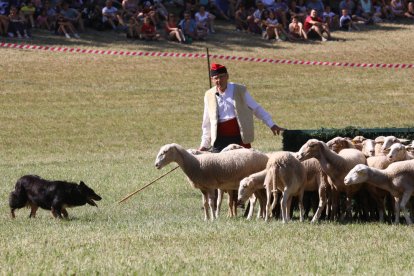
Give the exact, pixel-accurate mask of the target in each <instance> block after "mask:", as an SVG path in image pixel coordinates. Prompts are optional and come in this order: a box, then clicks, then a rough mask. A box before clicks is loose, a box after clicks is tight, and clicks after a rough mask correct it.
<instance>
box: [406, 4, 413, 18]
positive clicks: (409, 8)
mask: <svg viewBox="0 0 414 276" xmlns="http://www.w3.org/2000/svg"><path fill="white" fill-rule="evenodd" d="M404 15H405V17H407V18H410V19H414V3H413V2H408V5H407V11H406V12H405V14H404Z"/></svg>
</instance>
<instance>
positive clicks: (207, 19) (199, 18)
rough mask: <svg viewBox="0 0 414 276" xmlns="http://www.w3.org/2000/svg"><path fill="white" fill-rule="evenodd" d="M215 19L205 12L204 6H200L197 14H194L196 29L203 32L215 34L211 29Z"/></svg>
mask: <svg viewBox="0 0 414 276" xmlns="http://www.w3.org/2000/svg"><path fill="white" fill-rule="evenodd" d="M215 18H216V17H215V16H214V15H213V14H211V13H209V12H208V11H206V8H205V7H204V6H200V7H199V10H198V12H197V13H196V14H195V20H196V23H197V28H198V29H200V30H202V31H203V32H211V33H215V31H214V28H213V25H214V24H213V23H214V19H215Z"/></svg>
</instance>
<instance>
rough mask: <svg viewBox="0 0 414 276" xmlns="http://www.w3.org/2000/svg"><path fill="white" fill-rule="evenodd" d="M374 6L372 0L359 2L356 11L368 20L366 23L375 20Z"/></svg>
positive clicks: (360, 0)
mask: <svg viewBox="0 0 414 276" xmlns="http://www.w3.org/2000/svg"><path fill="white" fill-rule="evenodd" d="M373 11H374V8H373V6H372V1H371V0H359V4H358V6H357V12H356V13H355V14H356V15H357V16H360V17H362V18H364V19H365V20H366V23H371V22H373V20H372V16H373Z"/></svg>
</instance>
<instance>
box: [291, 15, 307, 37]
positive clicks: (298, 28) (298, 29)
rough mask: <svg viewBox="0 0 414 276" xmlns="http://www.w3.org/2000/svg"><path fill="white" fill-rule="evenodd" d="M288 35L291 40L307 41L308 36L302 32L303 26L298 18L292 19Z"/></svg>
mask: <svg viewBox="0 0 414 276" xmlns="http://www.w3.org/2000/svg"><path fill="white" fill-rule="evenodd" d="M289 34H290V37H291V38H292V39H295V40H301V39H303V40H307V39H308V36H307V35H306V32H305V31H304V30H303V24H302V22H300V21H299V19H298V17H296V16H294V17H292V22H291V23H290V24H289Z"/></svg>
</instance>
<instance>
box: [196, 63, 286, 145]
mask: <svg viewBox="0 0 414 276" xmlns="http://www.w3.org/2000/svg"><path fill="white" fill-rule="evenodd" d="M210 75H211V80H212V81H213V83H214V84H215V86H214V87H212V88H211V89H209V90H208V91H206V93H205V96H204V113H203V123H202V132H203V134H202V136H201V145H200V147H199V150H201V151H207V150H210V151H212V152H220V151H221V150H222V149H223V148H225V147H226V146H228V145H229V144H239V145H241V146H243V147H245V148H251V143H252V142H253V140H254V125H253V115H255V116H256V117H257V118H258V119H260V120H262V121H263V123H265V124H266V125H267V126H268V127H269V128H270V130H271V131H272V132H273V134H274V135H276V134H277V135H279V134H280V132H281V131H283V130H285V129H284V128H282V127H279V126H278V125H277V124H275V123H274V122H273V120H272V117H271V116H270V114H269V113H267V112H266V111H265V110H264V109H263V108H262V107H261V106H260V105H259V104H258V103H257V102H256V101H255V100H254V99H253V98H252V96H251V95H250V93H249V92H248V91H247V89H246V87H245V86H243V85H240V84H236V83H232V82H228V79H229V75H228V73H227V68H226V67H225V66H223V65H220V64H216V63H213V64H212V65H211V68H210Z"/></svg>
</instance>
